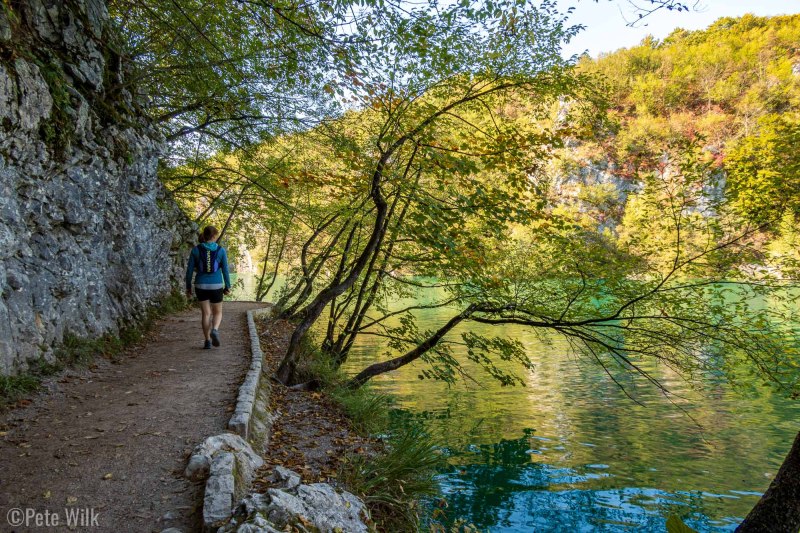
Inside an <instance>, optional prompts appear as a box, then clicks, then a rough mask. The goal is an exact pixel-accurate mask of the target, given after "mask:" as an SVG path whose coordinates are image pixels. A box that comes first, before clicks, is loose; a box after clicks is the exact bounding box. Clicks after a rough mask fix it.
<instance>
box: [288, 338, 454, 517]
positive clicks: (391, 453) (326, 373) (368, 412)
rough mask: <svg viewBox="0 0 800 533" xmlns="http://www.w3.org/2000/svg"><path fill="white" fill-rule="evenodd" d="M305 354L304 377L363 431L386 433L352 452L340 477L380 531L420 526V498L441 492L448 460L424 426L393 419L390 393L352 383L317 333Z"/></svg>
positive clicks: (303, 346) (305, 344) (306, 341)
mask: <svg viewBox="0 0 800 533" xmlns="http://www.w3.org/2000/svg"><path fill="white" fill-rule="evenodd" d="M301 353H302V355H301V357H300V361H303V363H302V365H303V367H302V368H301V369H299V370H300V373H301V375H302V376H303V378H304V379H306V380H309V381H312V380H313V381H316V383H317V384H318V385H319V387H320V389H321V390H322V392H323V393H324V394H326V395H327V396H328V397H329V398H330V399H332V400H333V401H334V402H335V403H336V404H337V405H338V406H339V407H340V408H341V409H342V411H343V412H344V413H345V414H346V415H347V417H348V419H349V420H350V423H351V426H352V427H353V429H354V430H355V431H356V432H357V433H359V434H361V435H381V437H380V438H378V439H377V445H376V447H375V449H374V450H373V451H371V452H369V453H362V454H351V455H349V456H348V457H347V458H346V461H345V465H344V466H343V467H342V469H341V471H340V472H339V473H338V475H337V478H338V479H339V481H340V482H341V483H342V484H343V485H344V487H345V488H346V489H347V490H349V491H350V492H352V493H354V494H356V495H357V496H359V497H360V498H361V499H362V500H363V501H364V503H365V504H366V505H367V508H368V509H369V511H370V515H371V518H372V521H373V523H374V525H375V527H376V528H377V530H378V531H386V532H397V531H404V532H406V531H408V532H411V531H419V530H420V529H421V528H422V521H421V516H420V513H421V511H422V508H421V506H420V501H422V500H423V499H425V498H429V497H431V496H433V495H435V494H436V493H437V492H438V486H437V483H436V481H435V479H434V475H435V474H436V472H437V471H438V470H439V469H440V467H441V466H442V464H443V457H442V455H441V453H440V452H439V450H438V447H437V446H436V445H435V444H434V442H433V441H432V439H431V438H430V437H429V436H428V435H427V434H426V433H425V431H424V430H423V429H422V428H421V427H420V426H419V425H409V424H403V425H400V426H397V425H392V424H390V413H391V410H392V402H391V398H390V397H388V396H386V395H384V394H379V393H377V392H375V391H374V390H372V389H371V388H370V387H369V386H368V385H365V386H362V387H360V388H358V389H350V388H348V387H347V385H346V384H347V382H348V376H347V375H345V374H344V372H342V371H341V370H340V369H337V368H335V367H334V366H333V365H332V364H331V362H330V358H328V357H327V356H326V355H325V354H323V353H322V352H321V351H320V350H319V349H317V348H316V344H315V343H314V341H313V338H311V337H309V338H307V339H304V340H303V341H302V344H301Z"/></svg>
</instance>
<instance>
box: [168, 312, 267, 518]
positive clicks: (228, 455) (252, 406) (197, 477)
mask: <svg viewBox="0 0 800 533" xmlns="http://www.w3.org/2000/svg"><path fill="white" fill-rule="evenodd" d="M271 312H272V307H271V306H269V307H264V308H262V309H253V310H250V311H247V328H248V332H249V336H250V352H251V358H252V359H251V363H250V368H249V369H248V371H247V374H246V375H245V378H244V381H243V382H242V384H241V386H240V387H239V394H238V396H237V401H236V408H235V410H234V412H233V416H232V417H231V419H230V421H229V422H228V429H229V430H230V431H232V433H222V434H219V435H214V436H212V437H208V438H207V439H206V440H205V441H203V443H202V444H200V445H199V446H197V447H196V448H195V449H194V452H193V453H192V456H191V457H190V458H189V463H188V464H187V466H186V470H185V472H184V475H185V476H186V477H187V478H189V479H191V480H193V481H201V480H203V479H205V480H206V484H205V492H204V497H203V530H204V531H216V530H217V529H218V528H219V527H220V526H222V525H223V524H225V523H226V522H227V521H228V520H229V519H230V517H231V515H232V511H233V507H234V503H235V502H237V501H239V499H241V498H242V497H243V496H244V495H245V493H246V491H247V490H248V489H249V488H250V485H251V483H252V481H253V475H254V474H255V471H256V470H258V468H260V467H261V466H262V465H263V464H264V460H263V459H262V458H261V456H260V455H259V452H264V451H265V450H266V448H267V446H268V445H269V433H270V428H271V426H272V415H271V413H270V412H269V410H268V409H269V394H270V382H269V376H267V375H266V374H264V373H263V372H262V368H263V359H264V354H263V352H262V351H261V343H260V342H259V339H258V331H257V330H256V324H255V317H256V316H260V315H264V314H269V313H271Z"/></svg>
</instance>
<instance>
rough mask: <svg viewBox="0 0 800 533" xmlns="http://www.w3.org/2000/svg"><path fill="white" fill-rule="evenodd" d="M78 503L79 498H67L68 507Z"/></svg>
mask: <svg viewBox="0 0 800 533" xmlns="http://www.w3.org/2000/svg"><path fill="white" fill-rule="evenodd" d="M76 503H78V498H77V497H75V496H67V505H73V504H76Z"/></svg>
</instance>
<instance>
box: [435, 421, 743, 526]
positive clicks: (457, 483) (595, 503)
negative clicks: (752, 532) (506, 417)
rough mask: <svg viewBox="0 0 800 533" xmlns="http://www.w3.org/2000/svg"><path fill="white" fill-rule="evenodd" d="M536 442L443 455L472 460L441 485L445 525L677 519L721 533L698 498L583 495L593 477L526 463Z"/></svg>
mask: <svg viewBox="0 0 800 533" xmlns="http://www.w3.org/2000/svg"><path fill="white" fill-rule="evenodd" d="M533 435H534V431H533V430H526V431H525V432H524V435H523V436H522V437H520V438H518V439H510V440H501V441H500V442H497V443H494V444H485V445H481V446H471V447H469V448H468V449H467V450H461V451H456V450H446V452H447V453H449V454H450V455H451V457H452V458H453V459H454V460H456V461H457V462H462V463H466V462H467V461H469V464H459V465H455V466H451V467H450V468H449V469H448V470H447V471H446V472H444V473H443V474H442V476H441V478H440V480H441V485H442V492H443V495H444V497H445V498H446V500H447V504H448V505H447V509H446V515H445V516H446V518H445V520H444V522H446V525H447V524H451V523H452V522H454V521H455V520H458V519H465V520H466V521H467V522H468V523H472V524H474V525H475V526H476V527H478V529H480V530H483V531H487V530H491V531H498V530H504V529H505V528H508V529H507V530H508V531H511V530H514V531H537V532H538V531H542V532H549V531H626V532H627V531H632V530H634V529H632V528H636V529H635V530H637V531H642V530H643V529H642V528H646V530H648V531H650V530H652V531H662V530H663V528H664V523H665V520H666V517H667V516H669V515H670V514H677V515H680V516H683V517H685V518H687V521H688V522H689V523H691V525H692V526H693V527H695V528H698V529H699V530H701V531H722V530H724V529H726V528H724V526H723V525H722V524H713V523H711V521H710V520H709V519H708V518H707V516H709V515H710V516H719V515H720V514H721V513H720V511H719V510H716V512H715V509H714V508H715V507H718V505H715V500H714V499H713V498H708V497H704V496H703V495H702V494H701V493H700V492H681V493H677V494H671V493H667V492H664V491H660V490H656V489H648V488H620V489H611V490H581V488H580V487H581V486H582V485H583V484H584V483H585V482H586V481H588V480H589V478H590V477H592V475H591V474H581V473H580V472H577V471H575V470H573V469H569V468H555V467H553V466H551V465H547V464H540V463H535V462H532V461H531V455H530V450H531V448H532V446H533V447H535V443H532V442H531V437H533ZM732 523H736V522H735V521H733V522H732ZM528 528H530V529H528Z"/></svg>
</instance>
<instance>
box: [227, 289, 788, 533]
mask: <svg viewBox="0 0 800 533" xmlns="http://www.w3.org/2000/svg"><path fill="white" fill-rule="evenodd" d="M245 278H246V276H243V282H244V286H243V287H242V289H241V290H240V292H239V293H238V297H240V298H243V299H248V294H249V293H248V292H247V291H248V287H252V285H253V284H252V283H251V282H249V281H248V280H247V279H245ZM249 298H252V296H249ZM412 303H419V304H424V303H428V301H424V300H403V301H398V302H395V303H394V307H399V306H406V305H409V304H412ZM417 316H418V318H419V324H420V329H426V328H429V329H432V328H435V327H436V326H437V325H439V324H441V323H443V322H444V321H446V320H447V319H448V318H449V316H450V311H447V310H422V311H420V312H418V314H417ZM469 328H470V329H471V330H472V331H476V332H482V333H492V334H495V335H498V334H502V335H508V336H511V337H515V338H517V339H519V340H520V341H522V342H523V343H524V345H525V346H526V349H527V351H528V353H529V354H530V356H531V358H532V359H533V361H534V362H535V364H536V367H535V369H534V370H533V371H530V372H528V371H525V370H523V369H520V371H521V372H524V375H525V378H526V379H525V381H526V387H515V388H508V387H506V388H504V387H500V386H499V385H498V384H497V383H496V382H494V381H492V380H490V379H488V378H487V377H486V376H485V375H483V374H482V373H481V372H482V371H481V370H480V369H476V368H474V367H470V366H469V364H468V361H467V359H466V357H462V358H461V359H462V360H463V361H465V367H466V368H468V369H471V370H472V373H473V376H474V377H476V378H478V381H479V383H480V385H475V384H470V383H459V384H457V385H455V386H452V387H448V386H447V385H445V384H443V383H437V382H432V381H420V380H419V379H418V374H419V370H420V368H421V367H420V366H416V365H409V366H407V367H404V368H402V369H400V370H398V371H396V372H393V373H391V374H386V375H383V376H379V377H378V378H376V379H375V380H373V386H374V387H375V389H377V390H378V391H380V392H383V393H386V394H389V395H391V396H392V397H393V398H394V399H395V400H396V405H397V407H398V408H399V409H398V411H397V412H396V413H395V415H396V416H395V419H396V423H398V424H400V423H408V422H409V421H413V422H417V423H419V422H421V423H423V424H425V426H426V427H427V428H428V430H429V431H430V432H431V433H432V434H433V435H434V436H435V438H436V439H437V440H438V442H440V443H441V445H442V447H443V449H444V452H445V453H446V454H447V457H448V459H449V464H450V467H449V468H448V469H447V470H446V471H444V472H442V473H441V475H440V476H439V483H440V487H441V493H442V495H443V496H445V497H446V499H447V501H448V504H449V506H448V509H447V513H448V517H450V518H451V519H454V518H465V519H467V520H468V521H469V522H472V523H474V524H475V525H476V526H478V527H479V528H480V529H481V530H482V531H484V532H488V531H491V532H511V531H524V532H532V531H536V532H550V531H553V532H561V531H564V532H579V531H581V532H582V531H615V532H616V531H625V532H628V531H664V523H665V521H666V517H667V516H669V515H670V514H673V513H676V514H679V515H680V516H683V517H685V520H686V522H687V523H688V524H689V525H691V526H692V527H694V528H695V529H697V530H698V531H702V532H705V531H731V530H733V529H734V528H735V526H736V524H738V523H739V522H740V521H741V519H742V517H744V515H745V514H747V512H748V511H749V510H750V508H751V507H752V506H753V504H754V503H755V502H756V501H757V500H758V498H759V496H760V494H761V492H763V491H764V490H765V489H766V487H767V486H768V485H769V482H770V480H771V479H772V477H773V476H774V474H775V473H776V471H777V469H778V467H779V466H780V463H781V462H782V461H783V458H784V456H785V454H786V453H787V452H788V450H789V447H790V445H791V442H792V440H793V438H794V436H795V434H796V433H797V431H798V430H800V405H799V404H800V402H797V401H790V400H786V399H784V398H783V397H781V396H779V395H778V394H776V393H774V392H773V391H772V389H770V388H767V387H754V388H753V389H752V390H751V391H750V392H749V393H748V394H747V395H746V396H744V395H742V394H741V393H739V392H736V391H733V390H731V388H730V387H728V386H727V385H725V384H724V382H722V381H720V380H717V381H712V380H708V381H705V382H703V383H699V384H694V386H690V384H688V383H686V382H684V381H683V380H682V379H681V378H680V377H679V376H678V375H676V374H674V373H672V372H670V370H669V369H667V368H663V367H658V366H654V365H650V366H649V367H648V368H647V370H649V371H651V372H652V373H653V374H654V375H656V376H657V377H658V378H659V379H660V380H661V381H662V382H663V383H664V384H665V385H666V386H667V387H668V388H669V389H670V390H671V391H672V392H673V393H675V394H677V395H679V396H682V397H684V398H686V399H684V400H679V399H673V400H672V401H673V402H675V403H677V405H678V406H679V407H680V408H679V407H677V406H676V405H675V404H673V403H671V402H670V400H668V399H667V398H665V397H664V396H663V395H662V394H661V393H659V392H658V391H657V390H656V389H655V388H653V387H652V386H646V385H641V384H639V385H636V384H634V383H631V382H630V381H625V376H624V375H622V374H620V375H619V376H617V377H618V379H620V380H621V381H623V382H624V383H626V386H627V387H629V390H630V391H631V392H632V393H633V394H634V396H635V397H636V399H637V400H638V401H639V402H641V403H642V404H643V406H639V405H636V404H635V403H634V402H632V401H631V400H630V399H628V398H627V397H626V396H625V395H624V394H623V393H622V392H621V391H620V390H619V388H618V387H617V386H616V385H615V384H614V383H613V382H612V381H611V380H610V379H609V378H608V377H607V376H606V375H605V374H604V373H603V372H602V370H601V369H599V368H598V367H596V366H595V365H593V364H592V363H590V362H588V361H585V360H583V359H580V358H576V357H575V356H574V355H573V354H572V353H571V352H570V349H569V346H568V345H567V344H566V343H565V342H564V341H562V340H559V339H558V338H550V339H549V342H545V341H543V340H542V339H539V338H537V337H536V336H535V335H534V334H533V333H532V332H531V330H529V329H524V328H520V327H517V326H503V328H502V329H500V328H498V327H494V328H493V327H492V326H486V325H480V324H470V325H469ZM457 333H458V331H456V334H457ZM384 342H385V341H384V340H383V339H381V338H379V337H374V336H364V337H363V338H362V339H361V340H360V341H359V343H358V345H357V346H356V347H355V348H354V350H353V353H352V355H351V358H350V361H349V362H348V365H347V366H346V370H348V371H351V372H354V371H357V370H359V369H361V368H363V367H364V366H365V365H367V364H369V363H371V362H373V361H375V360H377V359H378V358H381V357H383V356H384V354H385V352H386V350H385V348H384ZM455 352H456V353H458V352H459V347H458V346H456V347H455ZM461 355H463V354H461ZM681 409H683V410H684V411H685V412H686V413H688V415H687V414H685V413H684V411H682V410H681ZM689 415H690V416H691V418H690V416H689ZM692 419H694V421H693V420H692Z"/></svg>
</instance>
